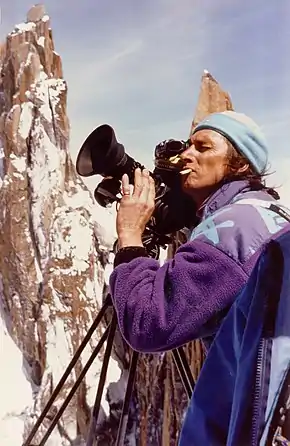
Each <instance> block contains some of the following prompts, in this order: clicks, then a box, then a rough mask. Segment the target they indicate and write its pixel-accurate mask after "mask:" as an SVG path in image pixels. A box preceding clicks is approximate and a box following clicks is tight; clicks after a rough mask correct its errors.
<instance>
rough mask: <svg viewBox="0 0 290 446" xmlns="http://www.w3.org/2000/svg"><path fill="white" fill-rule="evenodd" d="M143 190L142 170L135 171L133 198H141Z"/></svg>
mask: <svg viewBox="0 0 290 446" xmlns="http://www.w3.org/2000/svg"><path fill="white" fill-rule="evenodd" d="M142 189H143V178H142V172H141V169H139V168H138V169H135V173H134V191H133V195H132V196H133V197H136V198H137V197H140V194H141V192H142Z"/></svg>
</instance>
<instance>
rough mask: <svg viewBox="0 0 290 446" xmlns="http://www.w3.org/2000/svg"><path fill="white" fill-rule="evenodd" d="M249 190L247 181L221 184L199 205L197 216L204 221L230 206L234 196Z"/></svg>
mask: <svg viewBox="0 0 290 446" xmlns="http://www.w3.org/2000/svg"><path fill="white" fill-rule="evenodd" d="M250 190H251V187H250V185H249V182H248V181H247V180H239V181H232V182H230V183H226V184H223V185H222V186H221V187H220V188H219V189H218V190H217V191H216V192H214V193H213V194H212V195H210V196H209V198H208V199H207V200H206V201H205V202H204V203H203V204H202V205H201V207H200V208H199V209H198V211H197V216H198V217H200V218H201V219H202V220H204V219H205V218H207V217H209V216H210V215H211V214H213V213H214V212H216V211H217V210H218V209H221V208H222V207H224V206H226V205H228V204H230V203H231V201H232V200H233V198H234V197H235V196H236V195H238V194H240V193H241V192H248V191H250Z"/></svg>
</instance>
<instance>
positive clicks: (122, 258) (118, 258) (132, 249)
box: [114, 246, 148, 268]
mask: <svg viewBox="0 0 290 446" xmlns="http://www.w3.org/2000/svg"><path fill="white" fill-rule="evenodd" d="M137 257H148V254H147V251H146V249H145V248H144V246H126V247H125V248H121V249H120V250H119V251H118V252H117V253H116V255H115V259H114V268H116V266H118V265H120V264H121V263H129V262H131V260H134V259H137Z"/></svg>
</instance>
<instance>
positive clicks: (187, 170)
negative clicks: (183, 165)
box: [179, 169, 192, 175]
mask: <svg viewBox="0 0 290 446" xmlns="http://www.w3.org/2000/svg"><path fill="white" fill-rule="evenodd" d="M191 171H192V170H191V169H184V170H181V171H180V172H179V173H180V175H185V174H186V173H189V172H191Z"/></svg>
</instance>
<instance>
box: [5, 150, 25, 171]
mask: <svg viewBox="0 0 290 446" xmlns="http://www.w3.org/2000/svg"><path fill="white" fill-rule="evenodd" d="M9 158H10V161H11V164H12V165H13V167H15V169H16V170H18V172H25V171H26V168H27V159H26V156H16V155H15V154H14V153H11V154H10V157H9Z"/></svg>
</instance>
